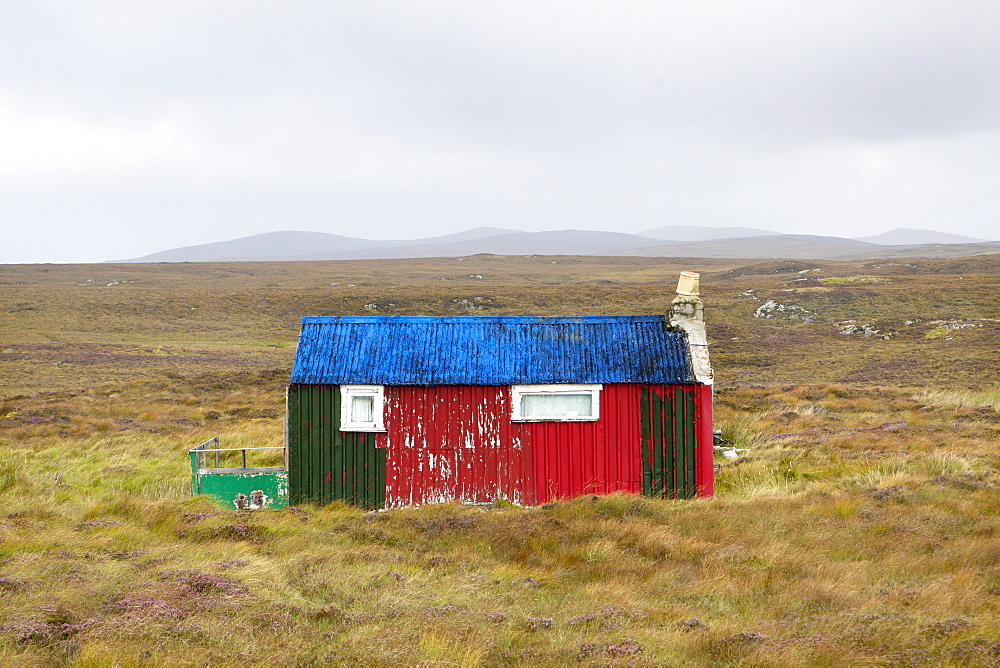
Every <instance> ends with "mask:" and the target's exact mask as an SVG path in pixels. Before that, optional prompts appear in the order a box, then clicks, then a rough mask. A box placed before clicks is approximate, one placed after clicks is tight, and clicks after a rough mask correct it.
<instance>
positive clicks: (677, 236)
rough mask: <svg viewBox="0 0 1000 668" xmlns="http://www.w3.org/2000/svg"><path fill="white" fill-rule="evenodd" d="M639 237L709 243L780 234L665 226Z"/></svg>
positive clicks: (643, 233) (728, 228)
mask: <svg viewBox="0 0 1000 668" xmlns="http://www.w3.org/2000/svg"><path fill="white" fill-rule="evenodd" d="M639 234H640V235H641V236H644V237H653V238H654V239H663V240H664V241H711V240H712V239H740V238H744V237H769V236H775V235H780V234H781V232H772V231H770V230H758V229H756V228H753V227H701V226H699V225H665V226H664V227H656V228H654V229H652V230H646V231H645V232H639Z"/></svg>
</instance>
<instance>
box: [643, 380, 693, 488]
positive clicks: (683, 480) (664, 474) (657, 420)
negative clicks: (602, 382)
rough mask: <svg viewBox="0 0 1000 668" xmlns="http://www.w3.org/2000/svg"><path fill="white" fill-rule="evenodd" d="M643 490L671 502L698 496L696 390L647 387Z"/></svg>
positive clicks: (644, 390)
mask: <svg viewBox="0 0 1000 668" xmlns="http://www.w3.org/2000/svg"><path fill="white" fill-rule="evenodd" d="M640 414H641V421H642V467H643V479H642V491H643V493H644V494H647V495H649V496H659V497H664V498H668V499H679V498H690V497H693V496H695V495H696V494H697V493H698V488H699V482H700V481H699V480H698V475H697V466H696V464H697V460H698V459H699V458H698V457H697V453H698V442H697V440H698V439H697V433H698V430H697V429H696V417H695V388H694V387H690V386H689V387H655V386H651V387H645V388H643V389H642V391H641V394H640Z"/></svg>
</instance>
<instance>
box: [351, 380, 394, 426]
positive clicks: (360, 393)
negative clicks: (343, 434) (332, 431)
mask: <svg viewBox="0 0 1000 668" xmlns="http://www.w3.org/2000/svg"><path fill="white" fill-rule="evenodd" d="M354 397H372V398H374V402H373V406H372V418H373V419H372V420H371V421H369V422H352V421H351V404H352V403H353V399H354ZM384 415H385V387H384V386H382V385H341V386H340V431H385V422H384V419H383V418H384Z"/></svg>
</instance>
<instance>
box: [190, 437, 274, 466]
mask: <svg viewBox="0 0 1000 668" xmlns="http://www.w3.org/2000/svg"><path fill="white" fill-rule="evenodd" d="M220 444H221V442H220V441H219V437H218V436H215V437H213V438H210V439H208V440H207V441H205V442H204V443H202V444H201V445H199V446H198V447H196V448H191V449H190V450H188V453H189V454H190V455H191V464H192V466H193V467H194V468H195V469H209V468H216V469H219V468H236V467H234V466H229V467H223V466H221V465H220V455H219V453H220V452H239V453H240V462H241V466H240V468H244V469H245V468H247V451H248V450H282V451H284V449H285V446H283V445H265V446H261V447H256V448H221V447H219V445H220ZM211 445H215V447H214V448H212V447H209V446H211ZM211 453H215V466H214V467H212V466H209V463H210V461H211V456H210V455H211Z"/></svg>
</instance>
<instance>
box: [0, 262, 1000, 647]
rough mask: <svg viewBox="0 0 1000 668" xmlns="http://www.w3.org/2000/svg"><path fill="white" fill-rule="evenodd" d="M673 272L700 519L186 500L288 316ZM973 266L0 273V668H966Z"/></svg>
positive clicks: (971, 558) (635, 309)
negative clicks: (718, 445)
mask: <svg viewBox="0 0 1000 668" xmlns="http://www.w3.org/2000/svg"><path fill="white" fill-rule="evenodd" d="M682 269H692V270H697V271H701V272H702V292H703V297H704V299H705V301H706V315H707V318H708V320H709V335H710V341H711V344H712V354H713V362H714V366H715V368H716V375H717V383H718V384H717V396H716V426H717V427H719V428H721V429H722V430H723V436H724V437H725V438H727V439H728V440H730V441H731V442H733V444H734V445H735V446H736V447H738V448H740V449H741V450H743V449H745V451H744V452H743V453H742V455H741V456H740V457H739V458H737V459H735V460H729V459H723V458H720V459H719V461H718V463H719V465H720V467H721V468H720V471H719V473H718V476H717V496H716V498H714V499H708V500H700V501H678V502H673V501H654V500H647V499H642V498H638V497H631V496H612V497H606V498H599V499H593V498H591V497H584V498H580V499H576V500H573V501H567V502H564V503H558V504H555V505H552V506H549V507H545V508H518V507H514V506H510V505H505V504H503V505H496V506H491V507H464V506H458V505H442V506H430V507H425V508H419V509H404V510H397V511H390V512H384V513H364V512H362V511H358V510H355V509H351V508H347V507H344V506H341V505H338V504H334V505H332V506H328V507H325V508H313V507H300V508H293V509H289V510H287V511H275V512H264V513H252V514H251V513H237V512H236V511H229V510H224V509H221V508H218V507H215V506H213V505H212V504H211V503H209V502H208V501H206V500H204V499H191V498H188V494H189V477H188V460H187V457H186V451H187V449H188V448H190V447H192V446H194V445H197V444H198V443H201V442H203V441H205V440H207V439H208V438H210V437H212V436H215V435H221V436H222V437H223V438H225V439H226V440H227V441H228V442H229V443H233V444H240V443H246V444H253V445H278V444H280V443H281V441H282V423H281V415H282V413H283V405H282V401H283V387H284V384H285V382H286V381H287V377H288V372H289V366H290V362H291V358H292V355H293V353H294V346H295V337H296V335H297V331H298V319H299V318H300V317H301V316H303V315H361V314H371V313H385V314H422V315H444V314H450V315H459V314H468V315H470V316H475V315H483V314H487V315H488V314H506V315H574V314H584V315H590V314H594V315H597V314H614V313H660V312H663V311H664V310H665V309H666V307H667V305H668V304H669V301H670V299H671V297H672V292H673V286H674V285H675V283H676V276H677V272H678V271H680V270H682ZM998 295H1000V258H998V257H977V258H964V259H957V260H956V259H948V260H892V261H891V262H890V261H887V262H882V263H880V262H796V261H767V262H755V263H749V262H740V261H733V260H697V261H689V260H670V259H661V258H592V257H587V258H584V257H547V256H537V257H518V258H511V257H494V256H474V257H469V258H461V259H430V260H401V261H382V262H373V261H364V262H322V263H319V262H318V263H256V264H242V263H239V264H236V263H234V264H190V265H187V264H181V265H178V264H169V265H167V264H164V265H139V264H137V265H30V266H2V267H0V374H2V375H0V503H2V504H3V510H2V512H0V656H2V662H3V663H5V664H8V665H60V664H69V665H84V666H102V665H143V664H146V665H164V664H178V665H183V664H195V665H199V664H212V665H236V664H250V665H278V664H281V665H288V664H291V665H299V664H345V665H415V664H422V665H470V666H472V665H578V664H583V665H625V664H628V665H671V664H692V665H730V664H751V665H801V664H804V663H805V664H810V663H811V664H819V665H825V664H841V665H847V664H850V665H866V664H868V665H871V664H877V665H883V664H893V665H896V664H898V665H909V664H919V663H930V664H938V665H940V664H945V665H1000V514H998V510H1000V474H998V464H1000V453H998V448H997V445H998V442H1000V362H998V360H1000V297H998Z"/></svg>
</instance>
